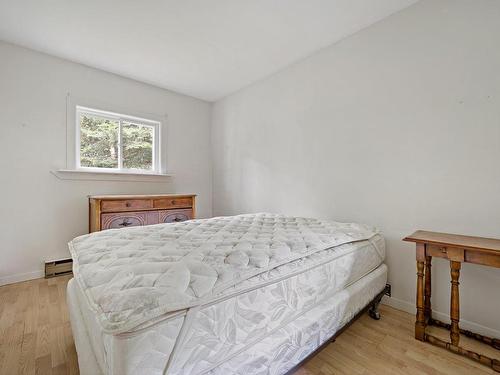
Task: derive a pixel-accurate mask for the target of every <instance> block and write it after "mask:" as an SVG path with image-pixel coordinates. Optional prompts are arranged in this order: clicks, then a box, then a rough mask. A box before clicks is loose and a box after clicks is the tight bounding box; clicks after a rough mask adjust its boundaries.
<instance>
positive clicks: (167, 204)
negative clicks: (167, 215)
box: [153, 197, 193, 208]
mask: <svg viewBox="0 0 500 375" xmlns="http://www.w3.org/2000/svg"><path fill="white" fill-rule="evenodd" d="M153 206H154V208H177V207H179V208H181V207H192V206H193V198H175V197H172V198H161V199H155V200H154V202H153Z"/></svg>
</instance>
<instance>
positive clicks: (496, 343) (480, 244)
mask: <svg viewBox="0 0 500 375" xmlns="http://www.w3.org/2000/svg"><path fill="white" fill-rule="evenodd" d="M403 241H408V242H415V243H416V246H417V249H416V258H417V316H416V322H415V338H416V339H417V340H420V341H427V342H429V343H431V344H434V345H437V346H440V347H442V348H445V349H448V350H450V351H452V352H454V353H457V354H461V355H463V356H466V357H468V358H471V359H473V360H475V361H478V362H480V363H483V364H485V365H487V366H489V367H491V368H492V369H493V370H495V371H497V372H500V361H499V360H498V359H492V358H489V357H487V356H485V355H482V354H479V353H476V352H473V351H471V350H467V349H465V348H463V347H461V346H460V334H463V335H465V336H467V337H471V338H474V339H476V340H479V341H482V342H483V343H486V344H488V345H490V346H492V347H493V348H495V349H498V350H500V339H496V338H491V337H486V336H483V335H480V334H477V333H473V332H470V331H466V330H463V329H460V327H459V322H460V302H459V288H458V286H459V281H458V280H459V278H460V268H461V265H462V263H475V264H481V265H484V266H490V267H497V268H500V240H498V239H492V238H482V237H471V236H460V235H456V234H447V233H437V232H427V231H421V230H419V231H416V232H415V233H413V234H412V235H410V236H408V237H405V238H404V239H403ZM432 257H438V258H444V259H448V260H449V261H450V274H451V301H450V320H451V324H447V323H444V322H441V321H439V320H437V319H434V318H433V317H432V308H431V268H432V264H431V261H432ZM430 325H434V326H438V327H442V328H446V329H448V330H449V331H450V341H449V342H448V341H444V340H442V339H440V338H438V337H435V336H433V335H431V334H428V333H427V332H426V331H425V329H426V327H427V326H430Z"/></svg>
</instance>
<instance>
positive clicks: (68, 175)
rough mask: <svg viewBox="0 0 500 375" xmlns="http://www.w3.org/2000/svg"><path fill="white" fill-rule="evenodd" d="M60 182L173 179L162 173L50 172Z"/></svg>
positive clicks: (155, 180)
mask: <svg viewBox="0 0 500 375" xmlns="http://www.w3.org/2000/svg"><path fill="white" fill-rule="evenodd" d="M50 173H52V174H53V175H54V176H56V177H57V178H58V179H60V180H87V181H137V182H164V181H166V180H168V179H170V178H172V177H173V175H172V174H166V173H165V174H163V173H136V172H123V171H117V172H113V171H86V170H82V169H58V170H52V171H50Z"/></svg>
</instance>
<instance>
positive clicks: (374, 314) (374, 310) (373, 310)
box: [368, 296, 382, 320]
mask: <svg viewBox="0 0 500 375" xmlns="http://www.w3.org/2000/svg"><path fill="white" fill-rule="evenodd" d="M380 301H382V296H378V297H377V298H376V299H375V300H373V302H372V303H371V305H370V308H369V309H368V315H370V318H372V319H375V320H379V319H380V312H379V311H378V305H380Z"/></svg>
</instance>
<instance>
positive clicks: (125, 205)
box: [101, 199, 153, 212]
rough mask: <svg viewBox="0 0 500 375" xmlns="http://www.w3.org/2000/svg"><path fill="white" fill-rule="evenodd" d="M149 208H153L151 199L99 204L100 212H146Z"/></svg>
mask: <svg viewBox="0 0 500 375" xmlns="http://www.w3.org/2000/svg"><path fill="white" fill-rule="evenodd" d="M151 208H153V202H152V200H151V199H124V200H109V201H102V202H101V211H102V212H119V211H131V210H147V209H151Z"/></svg>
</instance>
